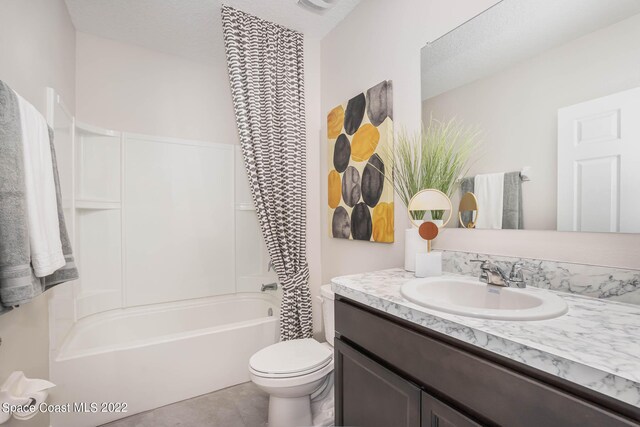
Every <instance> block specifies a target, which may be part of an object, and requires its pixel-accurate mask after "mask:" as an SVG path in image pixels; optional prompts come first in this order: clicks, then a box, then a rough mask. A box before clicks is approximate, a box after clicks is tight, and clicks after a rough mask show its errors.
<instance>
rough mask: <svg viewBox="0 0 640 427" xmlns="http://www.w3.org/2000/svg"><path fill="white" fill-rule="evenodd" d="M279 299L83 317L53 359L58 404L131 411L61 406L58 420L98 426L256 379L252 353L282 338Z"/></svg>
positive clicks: (70, 425) (70, 426) (237, 298)
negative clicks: (113, 405)
mask: <svg viewBox="0 0 640 427" xmlns="http://www.w3.org/2000/svg"><path fill="white" fill-rule="evenodd" d="M277 305H278V304H277V300H276V299H275V298H273V297H271V296H269V295H265V294H249V293H248V294H237V295H231V296H218V297H210V298H200V299H196V300H190V301H182V302H174V303H166V304H154V305H149V306H142V307H133V308H127V309H120V310H114V311H110V312H105V313H100V314H96V315H92V316H88V317H86V318H83V319H81V320H80V321H79V322H78V323H77V324H76V326H75V327H74V328H73V331H72V332H71V334H70V335H69V337H68V338H67V340H66V341H65V342H64V344H63V346H62V348H61V349H60V352H59V356H58V357H57V358H55V359H54V360H52V361H51V374H52V377H54V378H60V379H64V381H58V387H57V388H56V390H55V393H54V394H52V396H51V399H52V403H66V402H126V403H127V412H126V413H100V412H98V413H66V414H63V413H60V414H58V413H56V414H51V419H52V425H54V426H65V427H91V426H96V425H100V424H102V423H106V422H109V421H113V420H115V419H119V418H123V417H126V416H130V415H133V414H136V413H139V412H143V411H147V410H150V409H153V408H158V407H160V406H163V405H167V404H170V403H173V402H177V401H181V400H184V399H188V398H192V397H195V396H199V395H202V394H205V393H210V392H212V391H215V390H220V389H223V388H225V387H229V386H232V385H235V384H240V383H243V382H247V381H249V373H248V371H247V365H248V364H249V358H250V357H251V355H252V354H254V353H255V352H256V351H258V350H260V349H261V348H264V347H267V346H269V345H271V344H274V343H275V342H276V341H277V339H278V335H279V331H278V312H277ZM270 313H272V315H271V314H270ZM230 349H232V350H233V351H230Z"/></svg>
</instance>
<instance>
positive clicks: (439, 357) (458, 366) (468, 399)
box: [335, 298, 638, 427]
mask: <svg viewBox="0 0 640 427" xmlns="http://www.w3.org/2000/svg"><path fill="white" fill-rule="evenodd" d="M335 309H336V314H335V317H336V332H337V334H338V335H339V336H340V337H342V338H343V339H346V340H348V341H350V342H353V343H354V344H356V345H357V346H358V347H361V348H363V349H365V350H366V351H367V352H369V353H371V354H373V355H375V356H376V357H377V358H380V359H382V360H384V361H385V362H386V363H387V364H389V365H391V366H393V367H394V369H396V370H398V371H400V372H403V373H406V374H407V377H409V378H411V379H412V380H413V381H414V382H416V383H418V384H421V385H423V386H424V387H425V388H426V389H427V390H433V391H434V393H435V394H437V396H440V397H442V398H443V399H444V400H445V401H447V402H452V403H453V404H455V406H456V407H458V408H460V409H461V410H463V411H464V412H465V413H469V414H471V415H473V416H474V418H477V419H479V420H482V421H483V423H487V424H493V425H501V426H523V427H529V426H530V427H539V426H548V427H551V426H563V427H570V426H576V427H578V426H579V427H586V426H594V427H601V426H608V427H609V426H610V427H614V426H638V424H637V423H635V422H633V421H631V420H629V419H627V418H624V417H622V416H619V415H618V414H616V413H614V412H610V411H608V410H606V409H604V408H602V407H600V406H597V405H595V404H593V403H591V402H589V401H587V400H584V399H582V398H578V397H576V396H574V395H572V394H569V393H567V392H565V391H563V390H560V389H558V388H555V387H552V386H550V385H548V384H545V383H543V382H541V381H538V380H536V379H533V378H530V377H527V376H524V375H523V374H521V373H519V372H516V371H513V370H512V369H509V368H507V367H504V366H501V365H499V364H497V363H494V362H491V361H489V360H486V359H483V358H481V357H479V356H476V355H474V354H472V353H469V352H467V351H465V350H462V349H459V348H457V347H454V346H452V345H450V344H448V343H445V342H443V341H440V340H438V339H435V338H432V337H431V336H427V335H426V334H422V333H418V332H416V331H415V330H412V329H409V328H407V327H405V326H402V325H400V324H398V323H394V322H393V321H391V320H388V319H386V318H383V317H381V316H379V315H377V314H373V313H372V312H370V311H369V310H368V309H366V310H365V309H362V308H360V307H357V306H356V305H353V304H351V303H347V302H345V301H344V300H343V299H342V298H341V299H339V300H336V302H335Z"/></svg>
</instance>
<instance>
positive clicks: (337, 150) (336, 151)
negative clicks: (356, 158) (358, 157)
mask: <svg viewBox="0 0 640 427" xmlns="http://www.w3.org/2000/svg"><path fill="white" fill-rule="evenodd" d="M350 157H351V143H350V142H349V138H347V135H345V134H344V133H341V134H340V136H338V139H337V140H336V145H335V146H334V148H333V167H335V168H336V170H337V171H338V172H340V173H342V172H344V171H345V170H346V169H347V166H349V158H350Z"/></svg>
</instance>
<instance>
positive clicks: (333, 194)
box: [329, 170, 342, 209]
mask: <svg viewBox="0 0 640 427" xmlns="http://www.w3.org/2000/svg"><path fill="white" fill-rule="evenodd" d="M341 198H342V182H341V181H340V174H339V173H338V172H337V171H335V170H332V171H331V172H329V207H330V208H331V209H335V208H337V207H338V205H339V204H340V199H341Z"/></svg>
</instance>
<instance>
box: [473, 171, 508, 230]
mask: <svg viewBox="0 0 640 427" xmlns="http://www.w3.org/2000/svg"><path fill="white" fill-rule="evenodd" d="M473 187H474V188H473V191H474V193H475V195H476V198H477V199H478V221H477V222H476V228H488V229H493V230H501V229H502V213H503V204H504V200H503V198H504V173H490V174H484V175H476V177H475V180H474V184H473Z"/></svg>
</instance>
